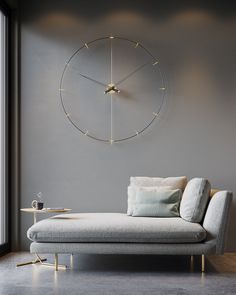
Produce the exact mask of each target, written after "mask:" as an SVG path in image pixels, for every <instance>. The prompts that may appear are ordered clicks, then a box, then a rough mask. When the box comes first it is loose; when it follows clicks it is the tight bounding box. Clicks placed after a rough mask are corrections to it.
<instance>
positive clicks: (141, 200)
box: [132, 188, 182, 217]
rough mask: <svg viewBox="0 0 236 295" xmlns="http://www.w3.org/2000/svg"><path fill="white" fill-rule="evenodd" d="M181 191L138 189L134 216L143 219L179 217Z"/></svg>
mask: <svg viewBox="0 0 236 295" xmlns="http://www.w3.org/2000/svg"><path fill="white" fill-rule="evenodd" d="M181 195H182V193H181V191H180V190H179V189H176V190H165V191H157V190H155V189H154V190H150V189H149V190H146V189H145V188H138V189H137V192H136V202H135V204H134V207H133V214H132V216H140V217H141V216H143V217H176V216H179V204H180V200H181Z"/></svg>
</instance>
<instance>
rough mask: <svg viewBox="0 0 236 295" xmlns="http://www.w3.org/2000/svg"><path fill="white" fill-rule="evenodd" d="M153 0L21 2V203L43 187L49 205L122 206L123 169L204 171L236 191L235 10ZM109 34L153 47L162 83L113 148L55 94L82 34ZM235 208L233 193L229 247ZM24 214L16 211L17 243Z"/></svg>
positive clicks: (85, 37) (126, 172)
mask: <svg viewBox="0 0 236 295" xmlns="http://www.w3.org/2000/svg"><path fill="white" fill-rule="evenodd" d="M156 2H157V1H153V2H152V1H146V2H144V1H116V2H115V1H89V0H88V1H72V0H67V1H46V0H40V1H39V0H35V1H22V4H21V207H29V206H30V204H31V201H32V199H33V198H34V194H35V192H38V191H42V192H43V195H44V201H45V202H46V206H48V207H50V206H65V207H70V208H72V209H73V211H74V212H125V211H126V207H127V205H126V202H127V195H126V189H127V185H128V182H129V177H130V176H131V175H148V176H176V175H187V176H188V178H192V177H195V176H202V177H207V178H208V179H209V180H210V181H211V183H212V186H213V187H215V188H221V189H228V190H232V191H234V192H236V157H235V152H236V137H235V128H236V115H235V111H236V98H235V94H236V75H235V68H236V64H235V60H236V58H235V52H236V39H235V36H236V14H234V10H233V9H231V8H229V9H225V8H224V7H211V6H210V5H208V1H200V2H199V1H196V2H194V3H196V5H195V4H192V5H191V6H190V5H189V4H188V2H189V1H181V5H180V4H177V5H175V3H177V2H178V1H165V4H162V5H156V7H155V6H154V3H156ZM202 3H204V4H202ZM110 34H115V35H120V36H124V37H127V38H131V39H138V40H141V41H142V42H143V44H145V45H146V46H147V47H148V48H149V49H150V50H151V51H152V52H154V53H155V54H157V56H159V57H160V60H161V62H162V68H163V71H164V72H165V75H166V81H167V86H168V87H167V88H168V94H167V98H168V101H167V104H166V107H165V109H164V112H163V113H162V116H161V119H160V120H159V121H158V123H157V124H155V125H154V126H153V127H152V128H151V129H150V132H148V133H147V134H145V136H141V137H140V138H138V139H135V140H133V141H130V142H126V143H123V144H119V145H113V146H110V145H106V144H103V143H99V142H95V141H92V140H89V139H88V138H85V137H84V136H82V135H81V134H80V133H79V132H78V131H77V130H76V129H75V128H74V127H73V126H72V125H71V124H70V123H69V122H68V120H67V119H66V117H65V115H64V113H63V110H62V107H61V105H60V100H59V93H58V88H59V81H60V77H61V73H62V70H63V68H64V65H65V61H66V60H67V59H68V57H69V56H70V55H71V54H72V53H73V52H74V51H75V50H76V49H77V48H78V47H80V46H81V44H83V42H85V41H89V40H93V39H95V38H98V37H101V36H105V35H110ZM97 70H98V69H96V68H95V69H94V71H97ZM235 213H236V201H235V199H234V203H233V208H232V214H231V215H232V217H231V223H230V232H229V240H228V245H227V249H228V250H230V251H233V250H236V240H235V238H234V237H235V222H236V217H235V216H236V214H235ZM32 220H33V219H32V216H30V215H29V214H26V213H22V214H21V227H20V228H21V231H20V236H21V248H22V249H27V248H28V246H29V241H27V238H26V230H27V228H28V227H29V226H30V225H31V223H32Z"/></svg>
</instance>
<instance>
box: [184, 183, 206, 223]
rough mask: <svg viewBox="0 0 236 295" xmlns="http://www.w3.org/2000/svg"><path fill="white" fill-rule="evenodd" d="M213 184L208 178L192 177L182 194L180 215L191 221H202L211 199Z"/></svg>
mask: <svg viewBox="0 0 236 295" xmlns="http://www.w3.org/2000/svg"><path fill="white" fill-rule="evenodd" d="M210 191H211V185H210V183H209V181H208V180H207V179H204V178H193V179H191V180H190V181H189V182H188V184H187V186H186V188H185V190H184V193H183V196H182V200H181V203H180V216H181V217H182V218H183V219H185V220H187V221H189V222H195V223H197V222H201V220H202V218H203V215H204V213H205V210H206V206H207V203H208V200H209V196H210Z"/></svg>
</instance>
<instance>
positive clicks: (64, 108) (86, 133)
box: [59, 36, 166, 143]
mask: <svg viewBox="0 0 236 295" xmlns="http://www.w3.org/2000/svg"><path fill="white" fill-rule="evenodd" d="M105 39H120V40H124V41H128V42H131V43H133V44H134V45H136V44H137V45H138V46H140V47H141V48H142V49H143V50H145V51H146V53H147V54H149V55H150V56H151V57H152V58H153V62H156V61H157V68H158V71H159V74H160V77H161V82H162V87H163V89H164V91H163V94H162V100H161V104H160V106H159V108H158V109H157V110H156V111H154V112H153V118H152V119H151V120H150V121H149V122H148V123H147V124H146V125H145V126H144V127H143V128H142V129H141V130H139V131H136V132H135V133H134V134H133V135H130V136H127V137H124V138H118V139H112V142H111V139H103V138H99V137H96V136H94V135H91V134H89V133H88V132H87V130H86V131H84V130H83V129H81V128H80V127H79V126H78V125H77V124H76V123H75V122H74V121H73V120H72V119H71V117H70V114H69V113H68V112H67V110H66V106H65V103H64V100H63V94H62V93H63V79H64V76H65V74H66V70H67V68H68V67H69V64H70V61H71V60H72V59H73V58H74V57H75V55H77V54H78V52H79V51H80V50H82V49H83V48H86V47H87V46H88V45H89V44H92V43H94V42H97V41H101V40H105ZM59 93H60V101H61V105H62V108H63V111H64V113H65V115H66V117H67V119H68V120H69V121H70V123H71V124H72V125H73V126H74V127H75V128H76V129H77V130H79V131H80V132H81V133H82V134H83V135H86V136H87V137H89V138H91V139H94V140H97V141H102V142H107V143H116V142H122V141H125V140H129V139H132V138H134V137H137V136H138V135H140V134H142V133H143V132H144V131H145V130H146V129H148V128H149V127H150V126H151V125H152V123H153V122H154V121H155V120H156V118H157V117H158V115H159V114H160V112H161V109H162V107H163V104H164V101H165V95H166V85H165V80H164V76H163V74H162V72H161V70H160V67H159V61H158V60H157V58H155V56H154V55H153V54H152V53H151V52H150V51H149V50H148V49H147V48H146V47H144V46H143V45H142V43H140V42H138V41H134V40H131V39H128V38H124V37H119V36H105V37H101V38H97V39H94V40H92V41H90V42H86V43H84V45H83V46H81V47H79V48H78V49H77V50H76V51H75V52H74V53H73V54H72V55H71V57H70V58H69V59H68V61H67V62H66V65H65V67H64V69H63V71H62V75H61V79H60V88H59Z"/></svg>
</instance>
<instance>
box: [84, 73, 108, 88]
mask: <svg viewBox="0 0 236 295" xmlns="http://www.w3.org/2000/svg"><path fill="white" fill-rule="evenodd" d="M79 75H80V76H81V77H83V78H85V79H88V80H90V81H92V82H94V83H97V84H99V85H101V86H104V87H107V85H106V84H104V83H102V82H100V81H97V80H95V79H93V78H91V77H88V76H86V75H83V74H80V73H79Z"/></svg>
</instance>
